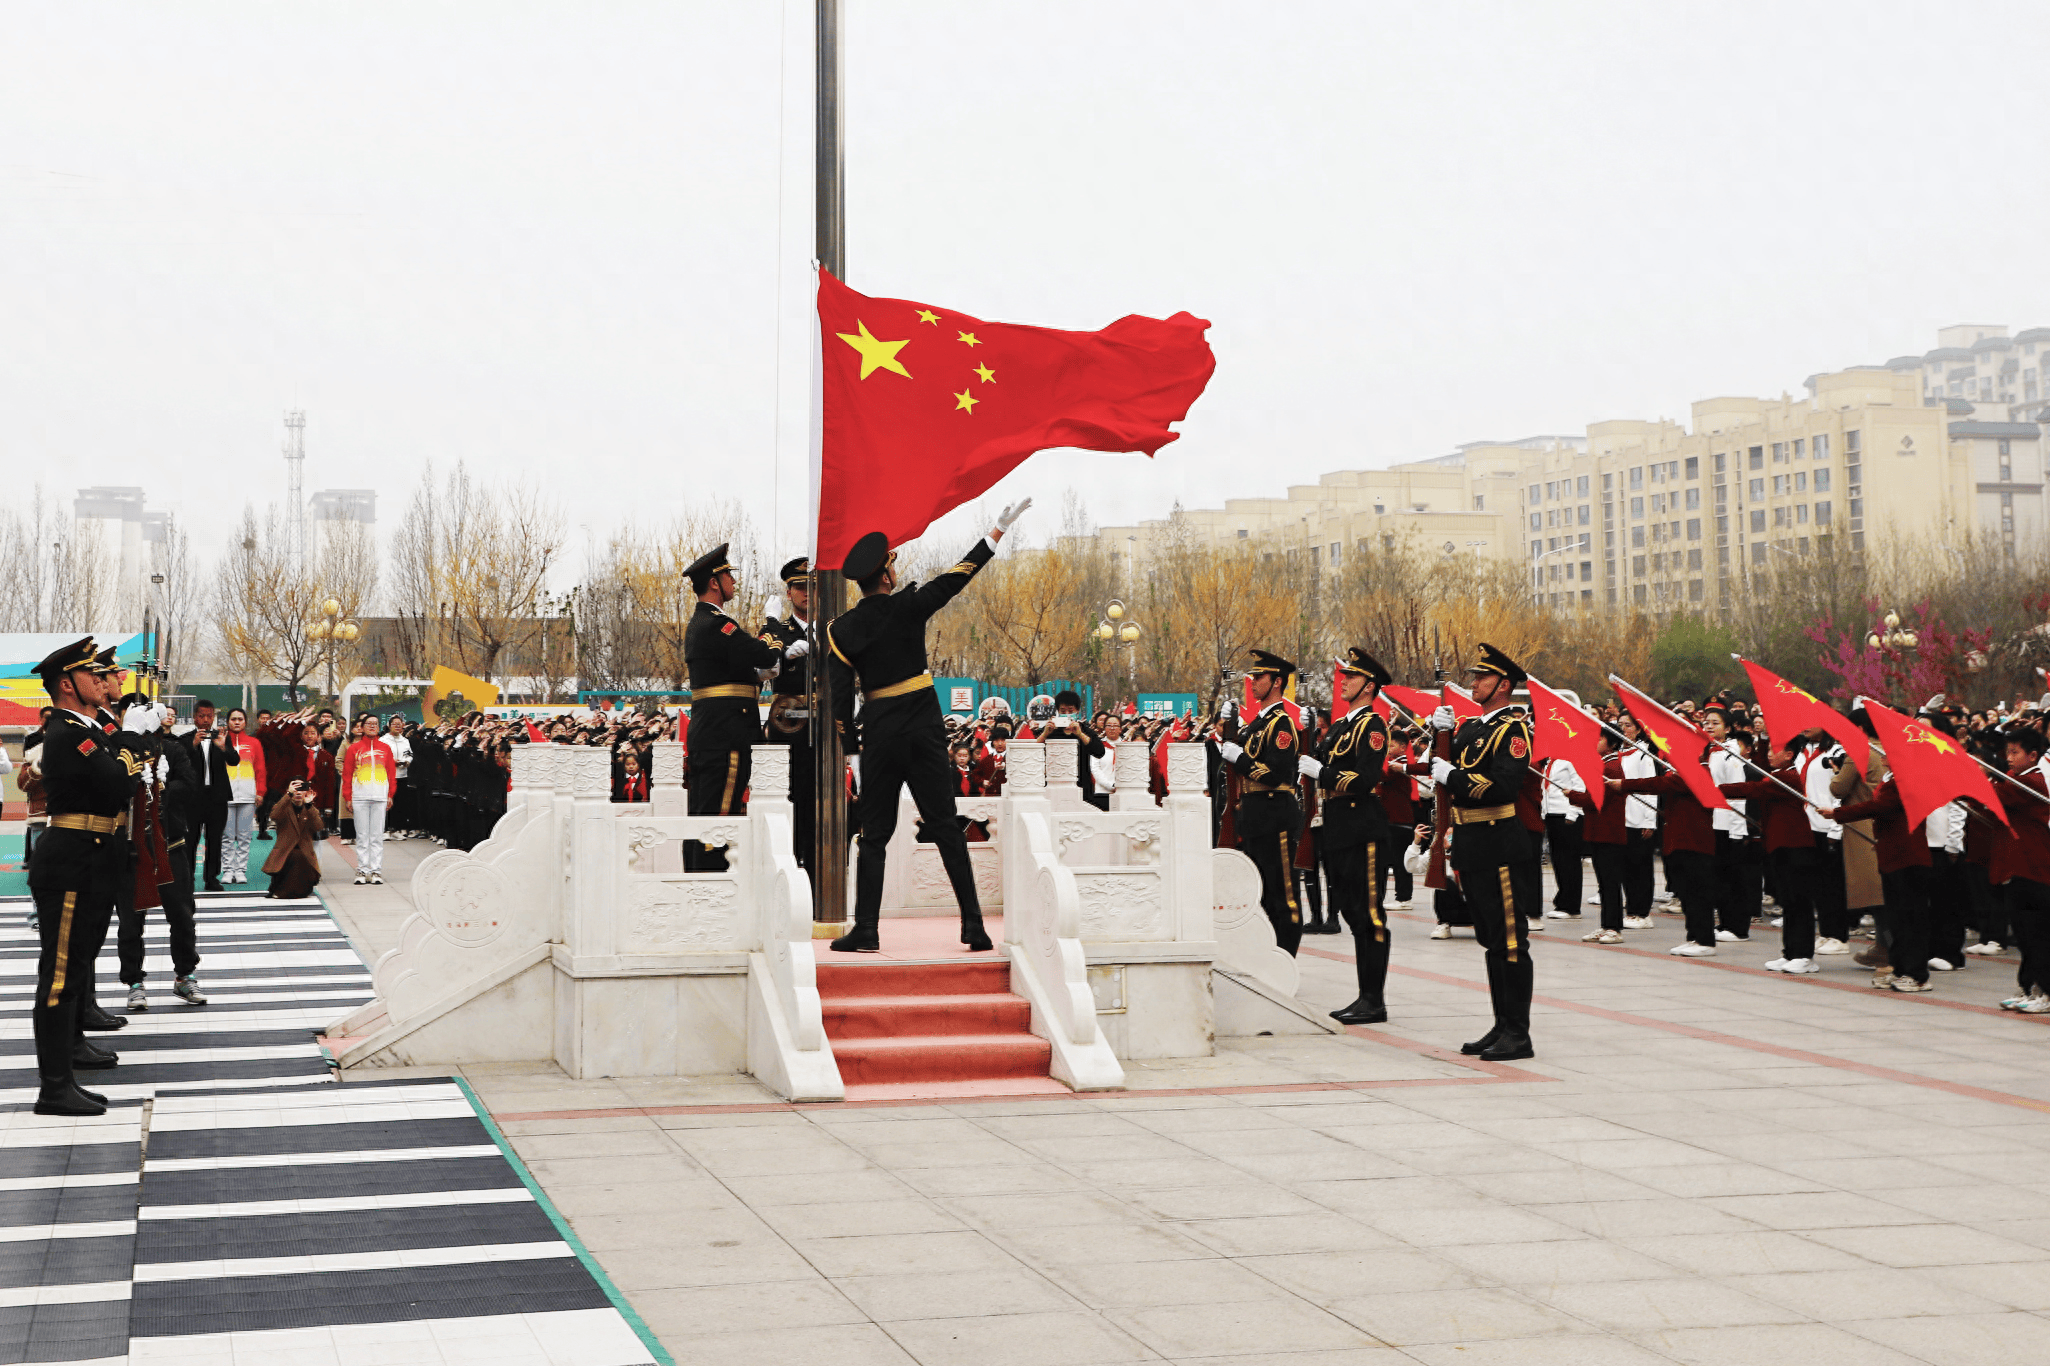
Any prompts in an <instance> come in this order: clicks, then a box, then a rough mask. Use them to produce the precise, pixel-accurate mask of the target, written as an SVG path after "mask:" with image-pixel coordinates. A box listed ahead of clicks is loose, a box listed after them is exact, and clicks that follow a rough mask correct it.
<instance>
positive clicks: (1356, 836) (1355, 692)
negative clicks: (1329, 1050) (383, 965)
mask: <svg viewBox="0 0 2050 1366" xmlns="http://www.w3.org/2000/svg"><path fill="white" fill-rule="evenodd" d="M1338 673H1339V679H1340V683H1339V687H1340V690H1341V695H1342V696H1343V697H1344V698H1345V705H1346V708H1347V710H1346V714H1345V718H1344V719H1343V720H1341V721H1335V722H1333V723H1332V726H1331V729H1330V730H1328V731H1327V732H1325V735H1324V744H1323V746H1322V749H1321V752H1320V753H1319V754H1318V755H1317V757H1316V758H1314V759H1312V758H1308V757H1305V758H1304V759H1303V760H1302V761H1301V762H1302V767H1303V769H1304V771H1305V772H1307V773H1309V774H1310V776H1311V777H1312V778H1314V779H1315V780H1316V782H1317V789H1318V791H1319V792H1320V793H1322V794H1323V810H1324V831H1323V834H1322V836H1321V837H1320V838H1321V840H1322V842H1323V846H1324V869H1325V872H1326V874H1327V875H1328V876H1329V877H1330V879H1331V900H1332V902H1333V903H1334V904H1335V905H1336V907H1337V908H1338V910H1339V911H1340V912H1341V913H1342V914H1343V915H1344V916H1345V923H1346V924H1347V925H1348V926H1350V927H1351V929H1352V951H1353V964H1354V969H1355V971H1356V972H1357V973H1358V974H1359V985H1360V994H1359V999H1358V1000H1356V1001H1354V1002H1353V1003H1352V1004H1351V1005H1349V1006H1347V1007H1345V1008H1344V1009H1343V1010H1334V1011H1332V1012H1331V1018H1332V1019H1334V1020H1336V1021H1338V1022H1339V1023H1340V1024H1380V1023H1382V1022H1383V1021H1385V1020H1386V1019H1387V1018H1388V1007H1387V1006H1386V1005H1385V1004H1383V1003H1382V999H1381V994H1382V990H1383V988H1384V986H1385V985H1386V983H1387V980H1388V917H1387V916H1386V915H1384V914H1383V913H1382V910H1381V865H1382V864H1383V863H1384V862H1386V861H1387V860H1389V859H1391V858H1400V857H1401V856H1402V851H1401V849H1400V848H1399V847H1397V845H1396V844H1395V843H1394V841H1393V838H1392V836H1391V834H1390V832H1389V829H1388V817H1387V813H1386V812H1384V811H1383V810H1382V808H1381V776H1382V767H1383V765H1385V764H1386V763H1387V760H1388V723H1387V722H1386V721H1384V720H1382V719H1381V716H1380V714H1379V713H1378V712H1376V711H1375V710H1374V699H1375V697H1377V696H1378V695H1379V694H1380V691H1381V685H1382V684H1383V683H1386V682H1388V681H1389V675H1388V671H1387V670H1386V669H1384V668H1382V667H1381V665H1380V663H1379V662H1378V661H1377V660H1376V659H1375V658H1374V657H1373V656H1372V655H1370V654H1368V653H1367V652H1366V651H1365V650H1362V649H1360V648H1359V647H1358V646H1357V645H1355V646H1353V647H1352V648H1351V649H1348V650H1347V651H1346V652H1345V658H1343V659H1341V660H1339V661H1338ZM1404 833H1405V835H1406V834H1407V832H1404ZM1404 843H1407V840H1406V839H1405V840H1404Z"/></svg>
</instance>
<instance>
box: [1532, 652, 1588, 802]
mask: <svg viewBox="0 0 2050 1366" xmlns="http://www.w3.org/2000/svg"><path fill="white" fill-rule="evenodd" d="M1529 686H1530V720H1531V753H1532V754H1533V755H1535V756H1536V757H1538V758H1540V759H1564V760H1565V761H1566V762H1567V763H1569V764H1571V765H1573V771H1574V772H1575V773H1577V774H1579V775H1580V781H1581V782H1582V783H1583V784H1585V785H1586V787H1587V796H1588V800H1590V801H1592V802H1593V803H1594V804H1595V809H1596V810H1600V809H1601V804H1602V793H1603V792H1604V791H1605V790H1606V789H1607V787H1608V784H1606V783H1604V782H1603V781H1602V752H1601V750H1599V749H1597V748H1596V747H1595V743H1594V738H1595V736H1596V735H1598V734H1600V732H1601V728H1600V727H1599V726H1597V725H1596V724H1595V721H1594V718H1593V717H1592V716H1589V715H1588V714H1587V713H1586V712H1584V711H1582V710H1581V709H1580V708H1578V707H1576V706H1574V705H1573V704H1572V703H1571V702H1568V701H1567V700H1566V699H1565V698H1563V697H1561V696H1559V694H1557V693H1555V692H1553V691H1552V690H1551V689H1550V688H1548V687H1546V686H1545V685H1544V684H1542V683H1540V682H1538V681H1537V680H1536V679H1535V678H1533V679H1530V680H1529Z"/></svg>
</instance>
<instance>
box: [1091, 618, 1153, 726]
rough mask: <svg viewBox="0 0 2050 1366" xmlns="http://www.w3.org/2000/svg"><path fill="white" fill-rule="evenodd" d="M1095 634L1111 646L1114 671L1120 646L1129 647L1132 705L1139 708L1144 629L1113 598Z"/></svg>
mask: <svg viewBox="0 0 2050 1366" xmlns="http://www.w3.org/2000/svg"><path fill="white" fill-rule="evenodd" d="M1095 634H1096V638H1097V639H1098V640H1102V641H1107V642H1108V643H1109V644H1110V648H1111V667H1112V668H1113V669H1115V668H1116V667H1117V648H1118V646H1120V645H1124V646H1126V647H1128V649H1129V651H1130V657H1129V659H1128V661H1127V662H1128V663H1129V665H1130V679H1131V684H1130V686H1131V689H1132V705H1133V706H1137V705H1138V701H1139V637H1140V636H1141V635H1143V634H1144V628H1143V627H1141V626H1140V625H1139V623H1138V622H1137V621H1136V620H1134V619H1133V618H1132V617H1131V616H1130V615H1129V614H1128V613H1127V612H1126V610H1125V604H1124V603H1123V602H1122V601H1121V600H1120V599H1117V598H1112V599H1111V600H1110V602H1109V603H1108V604H1107V605H1105V607H1104V609H1103V619H1102V620H1101V621H1099V622H1097V623H1096V632H1095Z"/></svg>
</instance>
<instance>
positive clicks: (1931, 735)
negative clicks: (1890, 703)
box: [1858, 697, 2009, 825]
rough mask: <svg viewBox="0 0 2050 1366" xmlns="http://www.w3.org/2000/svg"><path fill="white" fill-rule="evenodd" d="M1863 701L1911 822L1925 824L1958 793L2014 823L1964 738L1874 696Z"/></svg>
mask: <svg viewBox="0 0 2050 1366" xmlns="http://www.w3.org/2000/svg"><path fill="white" fill-rule="evenodd" d="M1858 700H1859V701H1860V702H1863V703H1864V704H1865V714H1866V715H1867V716H1869V717H1871V718H1872V729H1874V730H1875V731H1878V732H1879V743H1880V744H1882V745H1884V746H1885V747H1886V762H1887V765H1888V766H1889V767H1890V768H1892V769H1893V781H1894V785H1895V786H1897V787H1898V788H1900V794H1901V806H1902V807H1903V808H1904V809H1905V810H1906V813H1907V820H1908V824H1909V825H1920V824H1921V823H1922V822H1923V821H1925V820H1927V819H1928V818H1929V813H1930V812H1931V811H1934V810H1935V809H1936V808H1937V807H1939V806H1945V805H1948V804H1949V803H1951V802H1953V801H1955V800H1957V799H1958V798H1959V797H1971V798H1973V799H1974V800H1976V801H1977V802H1978V803H1979V804H1980V805H1982V806H1984V807H1985V808H1986V809H1987V810H1988V811H1991V812H1992V813H1993V814H1994V815H1996V816H1998V817H2000V821H2001V824H2003V825H2006V824H2009V822H2008V819H2007V811H2006V809H2005V808H2004V807H2002V806H2001V805H2000V798H1998V797H1996V796H1994V795H1993V784H1991V783H1989V782H1987V781H1986V775H1985V773H1984V772H1983V771H1982V770H1981V769H1980V768H1979V766H1978V764H1976V763H1974V762H1973V761H1972V756H1971V755H1969V754H1967V753H1966V752H1965V747H1964V746H1963V745H1962V744H1961V743H1959V742H1958V741H1956V740H1953V739H1951V738H1950V737H1949V736H1948V735H1945V734H1944V733H1943V732H1942V731H1940V730H1937V729H1936V728H1935V727H1933V726H1928V725H1924V724H1923V723H1922V722H1920V721H1915V720H1911V719H1909V718H1908V717H1905V716H1902V715H1901V714H1900V713H1899V712H1897V711H1895V710H1893V708H1891V707H1882V706H1880V705H1879V704H1878V703H1877V702H1874V701H1873V700H1872V699H1871V698H1869V697H1861V698H1859V699H1858Z"/></svg>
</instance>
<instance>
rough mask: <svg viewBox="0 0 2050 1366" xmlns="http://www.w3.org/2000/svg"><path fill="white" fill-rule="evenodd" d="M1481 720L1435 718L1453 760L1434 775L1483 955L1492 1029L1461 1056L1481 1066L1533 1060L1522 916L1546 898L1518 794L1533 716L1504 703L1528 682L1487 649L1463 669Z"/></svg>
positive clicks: (1444, 711) (1434, 768)
mask: <svg viewBox="0 0 2050 1366" xmlns="http://www.w3.org/2000/svg"><path fill="white" fill-rule="evenodd" d="M1467 672H1468V673H1470V674H1472V675H1473V700H1474V701H1475V702H1477V703H1479V704H1480V707H1481V711H1482V714H1481V715H1479V716H1475V717H1470V718H1468V719H1467V720H1465V721H1462V722H1460V723H1459V725H1458V728H1457V729H1456V730H1454V729H1453V720H1452V709H1451V708H1450V707H1440V708H1439V709H1438V710H1437V711H1436V712H1434V713H1433V714H1432V716H1431V724H1432V725H1433V726H1434V727H1436V728H1437V729H1438V730H1441V731H1444V730H1451V731H1452V758H1451V759H1450V760H1449V761H1448V760H1445V759H1434V760H1433V761H1432V763H1431V772H1432V776H1433V777H1434V778H1436V779H1437V781H1439V782H1440V783H1442V784H1444V786H1445V791H1446V792H1447V794H1449V795H1450V797H1451V799H1452V866H1453V868H1454V869H1455V870H1456V871H1457V872H1458V873H1459V887H1460V890H1461V892H1462V893H1464V895H1465V897H1466V902H1467V905H1469V906H1470V907H1472V908H1473V935H1474V938H1476V939H1478V940H1480V942H1481V946H1482V947H1483V948H1485V949H1486V950H1487V963H1488V996H1489V998H1490V1000H1492V1001H1493V1003H1494V1007H1495V1027H1494V1028H1493V1029H1490V1030H1489V1031H1488V1032H1487V1033H1486V1034H1485V1035H1483V1036H1482V1037H1480V1038H1478V1039H1476V1040H1474V1041H1473V1042H1472V1043H1468V1044H1462V1045H1460V1049H1459V1051H1460V1052H1462V1053H1466V1054H1479V1055H1480V1057H1481V1059H1482V1060H1483V1061H1485V1062H1512V1061H1514V1060H1516V1059H1518V1058H1528V1057H1532V1056H1534V1054H1533V1052H1532V1049H1531V1044H1530V993H1531V976H1532V974H1531V965H1530V934H1529V931H1528V929H1527V928H1526V925H1525V920H1524V914H1525V912H1526V911H1528V910H1530V909H1531V908H1532V907H1535V906H1536V905H1537V904H1538V898H1539V896H1540V895H1541V894H1542V890H1541V887H1540V873H1539V869H1538V844H1537V841H1536V840H1535V839H1534V838H1532V836H1531V833H1530V831H1529V829H1527V828H1526V827H1525V826H1524V824H1523V822H1522V821H1521V820H1519V819H1518V818H1517V815H1516V794H1517V793H1518V792H1519V791H1521V790H1522V788H1523V784H1524V780H1525V779H1524V775H1525V774H1526V773H1527V772H1529V770H1530V742H1531V726H1530V718H1529V717H1528V716H1527V715H1525V714H1524V710H1523V708H1521V707H1516V706H1512V705H1510V693H1511V692H1512V691H1513V690H1514V689H1515V687H1516V685H1517V684H1518V683H1521V682H1523V680H1524V679H1525V678H1526V677H1527V675H1526V674H1525V673H1524V671H1523V669H1522V667H1521V666H1520V665H1518V664H1517V662H1516V661H1515V660H1513V659H1511V658H1510V657H1509V656H1508V655H1505V654H1503V653H1502V652H1501V651H1500V650H1498V649H1496V648H1495V647H1494V646H1492V645H1490V644H1488V643H1487V642H1485V641H1483V642H1481V647H1480V658H1479V659H1478V660H1477V661H1475V662H1474V664H1473V665H1472V666H1471V667H1470V668H1469V669H1468V670H1467Z"/></svg>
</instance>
